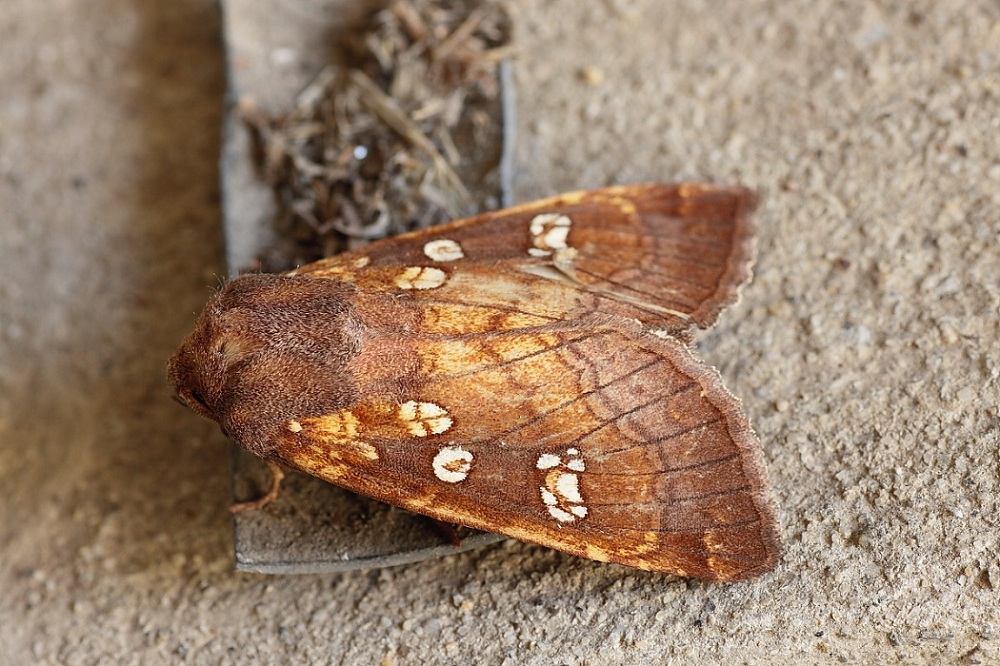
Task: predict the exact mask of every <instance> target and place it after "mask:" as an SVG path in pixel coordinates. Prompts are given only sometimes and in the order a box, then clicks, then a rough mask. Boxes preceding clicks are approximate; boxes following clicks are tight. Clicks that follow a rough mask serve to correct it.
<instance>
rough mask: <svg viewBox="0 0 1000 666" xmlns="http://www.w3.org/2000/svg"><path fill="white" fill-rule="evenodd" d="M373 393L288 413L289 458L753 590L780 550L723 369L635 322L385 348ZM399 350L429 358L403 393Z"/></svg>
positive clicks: (535, 537)
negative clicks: (396, 372)
mask: <svg viewBox="0 0 1000 666" xmlns="http://www.w3.org/2000/svg"><path fill="white" fill-rule="evenodd" d="M366 349H367V351H365V352H364V353H362V354H361V355H360V356H358V357H357V358H356V359H355V360H354V361H353V362H352V364H353V368H352V370H353V373H352V374H353V376H354V377H358V378H362V381H361V383H360V385H359V387H358V389H359V391H358V395H359V396H361V397H360V398H359V400H358V401H357V402H356V403H355V404H354V405H352V406H350V407H349V408H346V409H342V410H339V411H337V412H335V413H331V414H324V415H318V416H308V417H296V415H294V414H293V415H289V417H290V418H289V420H288V423H287V424H286V427H285V429H284V431H283V432H282V433H281V435H280V436H279V440H280V441H278V442H276V446H277V451H278V454H279V455H280V457H281V458H283V459H284V460H285V461H286V462H288V463H290V464H291V465H293V466H295V467H298V468H300V469H302V470H304V471H306V472H309V473H311V474H314V475H316V476H319V477H321V478H324V479H326V480H328V481H331V482H333V483H335V484H337V485H341V486H344V487H346V488H349V489H351V490H354V491H357V492H360V493H363V494H366V495H370V496H372V497H375V498H377V499H381V500H384V501H388V502H391V503H394V504H397V505H400V506H403V507H405V508H408V509H411V510H413V511H417V512H420V513H424V514H427V515H430V516H433V517H434V518H437V519H440V520H445V521H453V522H456V523H460V524H464V525H469V526H471V527H477V528H480V529H485V530H490V531H494V532H500V533H504V534H507V535H510V536H513V537H516V538H519V539H523V540H525V541H531V542H535V543H539V544H543V545H546V546H550V547H552V548H556V549H559V550H563V551H567V552H570V553H573V554H576V555H581V556H585V557H590V558H593V559H599V560H604V561H614V562H621V563H624V564H628V565H631V566H636V567H640V568H644V569H651V570H656V571H666V572H670V573H675V574H678V575H684V576H695V577H702V578H711V579H719V580H739V579H744V578H747V577H750V576H753V575H756V574H759V573H761V572H763V571H766V570H767V569H770V568H771V567H772V566H773V564H774V562H775V559H776V557H777V554H778V551H779V545H778V544H779V538H778V533H777V527H776V522H775V518H774V511H773V509H772V507H771V505H770V504H769V501H768V499H767V498H766V488H767V482H766V479H765V476H764V472H763V466H762V463H761V460H760V451H759V445H758V444H757V442H756V440H755V438H754V436H753V433H752V432H751V430H750V427H749V425H748V423H747V420H746V418H745V417H744V416H743V414H742V412H741V410H740V408H739V404H738V401H737V400H736V399H735V398H734V397H732V396H731V395H730V394H729V393H728V392H727V391H726V390H725V388H723V386H722V385H721V382H720V379H719V376H718V374H717V373H716V372H715V371H714V370H711V369H710V368H708V367H706V366H705V365H703V364H701V363H700V362H698V361H697V360H695V359H694V358H693V357H692V356H691V355H690V353H689V352H688V351H687V349H686V348H685V347H684V346H683V345H682V344H680V343H678V342H676V341H674V340H669V339H667V340H664V339H661V338H659V337H657V336H654V335H652V334H649V333H647V332H645V331H643V330H642V328H641V327H640V326H639V325H638V324H635V323H634V322H628V321H624V320H621V319H619V318H617V317H606V316H602V315H595V316H593V317H590V318H587V319H585V320H582V321H578V322H570V323H556V324H547V325H543V326H540V327H537V328H535V329H532V330H518V331H507V332H490V333H481V334H478V335H475V336H467V335H460V334H459V335H442V334H418V335H414V336H410V337H408V338H407V339H406V340H405V345H404V346H402V347H401V346H400V340H399V339H398V338H396V336H391V339H390V338H384V339H383V338H378V337H376V338H374V339H372V340H370V341H369V342H368V343H367V344H366ZM386 349H391V350H392V351H393V353H396V354H404V355H408V354H412V355H413V357H414V358H417V359H419V363H418V364H416V365H415V366H413V367H412V368H411V371H410V373H408V374H407V376H404V377H399V378H397V381H394V382H387V381H386V377H385V376H384V375H385V373H384V372H383V371H381V370H380V369H379V368H378V367H372V366H375V365H377V364H378V363H379V362H380V359H383V358H384V352H385V350H386Z"/></svg>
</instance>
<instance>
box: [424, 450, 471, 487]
mask: <svg viewBox="0 0 1000 666" xmlns="http://www.w3.org/2000/svg"><path fill="white" fill-rule="evenodd" d="M473 459H474V458H473V455H472V452H470V451H466V450H465V449H463V448H462V447H461V446H445V447H442V448H441V450H440V451H438V452H437V455H436V456H434V460H433V461H432V462H431V466H432V467H433V468H434V476H436V477H437V478H439V479H440V480H442V481H444V482H445V483H460V482H462V481H465V479H466V478H467V477H468V476H469V471H470V470H471V469H472V461H473Z"/></svg>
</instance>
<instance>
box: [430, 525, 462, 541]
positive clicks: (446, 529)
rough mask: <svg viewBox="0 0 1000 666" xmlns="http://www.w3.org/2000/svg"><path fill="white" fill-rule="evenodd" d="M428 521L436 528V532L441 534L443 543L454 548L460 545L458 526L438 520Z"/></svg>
mask: <svg viewBox="0 0 1000 666" xmlns="http://www.w3.org/2000/svg"><path fill="white" fill-rule="evenodd" d="M429 520H430V521H431V523H433V524H434V527H436V528H437V530H438V532H440V533H441V536H442V537H443V538H444V540H445V541H447V542H448V543H449V544H451V545H452V546H454V547H455V548H458V547H459V546H461V545H462V537H460V536H459V535H458V527H459V526H458V525H456V524H455V523H449V522H447V521H444V520H438V519H436V518H430V519H429Z"/></svg>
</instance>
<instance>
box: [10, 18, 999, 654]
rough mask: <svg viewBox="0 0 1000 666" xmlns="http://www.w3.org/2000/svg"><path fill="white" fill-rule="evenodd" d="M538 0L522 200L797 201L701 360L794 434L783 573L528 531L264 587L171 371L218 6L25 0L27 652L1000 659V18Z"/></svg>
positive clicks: (776, 467) (528, 44) (761, 429)
mask: <svg viewBox="0 0 1000 666" xmlns="http://www.w3.org/2000/svg"><path fill="white" fill-rule="evenodd" d="M282 4H283V3H282V2H276V3H275V5H276V9H277V10H280V9H281V6H282ZM511 7H512V11H513V12H514V14H515V20H516V30H517V39H518V40H519V42H520V44H521V46H522V51H521V55H520V63H519V65H518V70H517V81H518V83H517V86H518V87H517V91H518V105H519V114H520V121H519V130H520V135H519V137H518V180H517V190H516V196H517V198H519V199H521V200H524V199H527V198H530V197H534V196H538V195H544V194H549V193H552V192H555V191H558V190H564V189H571V188H578V187H588V186H598V185H604V184H607V183H618V182H633V181H645V180H674V179H693V178H697V179H712V180H717V181H724V182H728V181H741V182H743V183H746V184H748V185H750V186H753V187H755V188H758V189H759V190H760V191H761V193H762V195H763V197H764V204H763V206H762V208H761V210H760V222H761V225H760V226H761V238H760V244H759V255H760V259H759V262H758V267H757V277H756V279H755V281H754V283H753V284H752V285H751V286H750V287H749V288H748V289H746V290H745V292H744V300H743V302H742V303H741V304H740V305H738V306H736V307H734V308H731V309H730V310H729V311H728V312H727V313H726V314H725V316H724V317H723V318H722V320H721V322H720V323H719V325H718V326H717V327H716V328H715V329H714V330H713V331H712V332H710V333H709V334H707V335H705V336H702V338H701V340H700V342H699V346H700V349H701V352H700V353H701V354H702V355H703V356H705V357H707V358H708V359H710V360H711V362H713V363H714V364H716V365H718V366H719V368H720V370H721V372H722V373H723V376H724V377H725V379H726V381H727V383H728V385H729V386H730V388H732V390H733V392H734V393H736V394H737V395H739V396H741V397H742V398H743V399H744V401H745V404H746V408H747V410H748V411H749V413H750V414H751V416H752V418H753V420H754V423H755V427H756V429H757V431H758V433H759V434H760V437H761V440H762V441H763V444H764V447H765V449H766V454H767V459H768V462H769V466H770V472H771V479H772V482H773V484H774V486H775V491H776V496H777V498H778V501H779V502H780V504H781V522H782V524H783V528H784V531H785V535H786V539H787V550H786V553H785V556H784V559H783V561H782V563H781V565H780V566H779V567H778V569H777V570H776V571H775V572H774V573H772V574H770V575H767V576H765V577H763V578H761V579H759V580H757V581H754V582H751V583H747V584H740V585H732V586H725V585H712V584H704V583H692V582H688V581H684V580H679V579H675V578H671V577H668V576H661V575H652V574H645V573H641V572H637V571H633V570H629V569H627V568H624V567H619V566H611V565H604V564H598V563H594V562H589V561H584V560H580V559H577V558H574V557H571V556H566V555H561V554H559V553H556V552H552V551H549V550H546V549H543V548H538V547H534V546H528V545H524V544H520V543H516V542H505V543H504V544H502V545H498V546H493V547H489V548H486V549H483V550H481V551H477V552H472V553H467V554H464V555H459V556H455V557H451V558H448V559H444V560H438V561H434V562H427V563H423V564H419V565H414V566H407V567H402V568H398V569H392V570H383V571H374V572H363V573H351V574H339V575H324V576H301V577H268V576H260V575H247V574H235V573H233V561H232V553H231V548H232V542H231V538H232V537H231V534H232V533H231V529H230V521H229V516H228V513H227V505H228V497H229V495H228V454H227V449H226V446H225V443H224V440H223V438H222V437H221V435H219V434H218V433H217V432H215V429H214V428H213V426H211V425H210V424H208V423H205V422H202V421H199V420H198V419H197V418H195V417H193V416H192V415H190V414H188V413H186V412H184V411H182V410H181V409H180V408H179V407H178V406H177V405H175V404H174V403H173V402H172V401H171V400H170V393H169V390H168V388H167V386H166V384H165V382H164V379H163V365H164V363H165V359H166V358H167V356H168V355H169V353H170V351H171V350H172V348H173V347H174V346H175V344H176V343H177V342H178V340H179V339H180V338H181V337H182V336H183V334H184V333H185V331H186V329H187V328H188V327H189V326H190V324H191V322H192V321H193V318H194V314H195V312H196V310H198V309H199V307H200V305H201V304H202V303H203V301H204V299H205V298H206V296H207V295H208V293H209V288H210V287H211V286H214V285H215V284H217V278H216V277H215V276H216V275H218V274H221V273H222V272H223V267H222V261H221V258H222V247H221V240H220V232H219V215H220V213H219V202H218V188H217V184H216V183H217V165H216V159H217V152H218V146H219V142H220V124H221V119H222V96H223V88H224V81H223V78H224V64H223V54H222V50H221V46H220V39H219V34H220V17H219V13H218V10H217V7H216V5H215V4H214V3H213V2H211V1H209V0H175V1H172V2H157V1H155V0H132V1H126V0H105V1H103V2H98V1H97V0H75V1H74V0H50V1H48V2H37V0H7V1H6V2H5V3H4V7H3V11H2V12H0V54H2V57H0V202H2V205H0V211H2V212H0V446H2V452H3V455H2V456H0V485H2V488H3V496H4V502H3V509H2V511H0V663H2V664H5V665H6V664H35V663H38V664H99V663H122V664H174V663H193V664H243V663H259V664H284V663H287V664H293V663H294V664H328V663H331V664H336V663H345V664H386V665H388V664H453V663H454V664H469V663H476V664H567V665H577V664H579V665H583V664H588V665H601V664H645V663H702V664H713V663H718V664H723V663H724V664H763V663H797V664H827V663H849V664H884V663H908V664H995V663H1000V610H998V600H997V595H998V589H1000V565H998V560H997V556H998V552H997V543H998V540H1000V527H998V519H997V515H998V506H997V504H998V497H1000V492H998V485H1000V482H998V475H1000V458H998V445H1000V425H998V424H1000V411H998V410H1000V400H998V397H1000V392H998V376H1000V332H998V314H1000V243H998V239H1000V5H998V4H997V2H996V1H995V0H956V1H955V2H948V3H944V2H937V1H933V0H916V1H914V2H906V3H900V2H888V1H886V2H838V1H836V0H790V1H778V0H750V1H747V2H718V1H712V0H681V1H678V2H662V0H631V1H630V0H602V1H597V0H594V1H593V2H587V3H583V2H576V1H574V0H554V1H553V0H548V1H547V0H512V3H511ZM588 67H589V68H596V69H597V70H599V72H598V71H596V70H591V71H589V74H590V75H589V76H581V72H583V70H584V69H585V68H588Z"/></svg>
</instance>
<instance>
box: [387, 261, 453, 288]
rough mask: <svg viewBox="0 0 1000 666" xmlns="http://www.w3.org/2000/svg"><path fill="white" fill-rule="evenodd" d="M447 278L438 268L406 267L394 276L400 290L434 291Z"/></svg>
mask: <svg viewBox="0 0 1000 666" xmlns="http://www.w3.org/2000/svg"><path fill="white" fill-rule="evenodd" d="M447 278H448V276H447V275H446V274H445V272H444V271H443V270H441V269H440V268H433V267H429V266H407V267H406V268H404V269H403V271H402V272H401V273H400V274H399V275H397V276H396V286H397V287H399V288H400V289H436V288H437V287H440V286H441V285H443V284H444V283H445V280H446V279H447Z"/></svg>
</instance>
